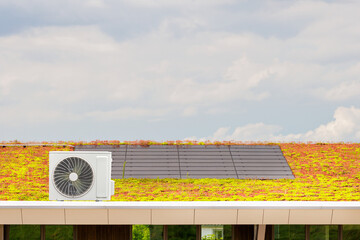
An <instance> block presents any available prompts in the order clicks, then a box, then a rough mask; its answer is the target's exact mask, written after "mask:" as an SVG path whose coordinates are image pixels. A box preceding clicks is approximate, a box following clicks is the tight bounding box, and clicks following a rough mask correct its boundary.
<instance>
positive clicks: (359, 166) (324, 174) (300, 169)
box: [0, 141, 360, 201]
mask: <svg viewBox="0 0 360 240" xmlns="http://www.w3.org/2000/svg"><path fill="white" fill-rule="evenodd" d="M67 144H73V145H74V144H89V143H74V142H72V143H67ZM90 144H124V143H121V142H118V141H112V142H101V141H96V142H92V143H90ZM126 144H140V145H146V144H158V143H152V142H146V141H140V142H126ZM162 144H193V143H191V142H185V143H184V142H167V143H162ZM197 144H199V143H197ZM200 144H210V143H200ZM212 144H214V143H212ZM215 144H233V143H230V142H222V143H215ZM273 144H277V145H279V146H280V147H281V149H282V151H283V153H284V155H285V157H286V159H287V161H288V163H289V165H290V167H291V169H292V171H293V173H294V175H295V177H296V178H295V179H277V180H255V179H243V180H239V179H116V180H115V183H116V184H115V188H116V189H115V195H114V196H113V197H112V200H113V201H359V200H360V144H358V143H356V144H354V143H331V144H330V143H326V144H324V143H317V144H315V143H306V144H305V143H273ZM72 149H73V148H72V147H71V146H55V145H54V146H27V147H23V146H22V145H20V146H7V147H2V148H0V194H1V195H0V200H34V201H35V200H36V201H46V200H48V184H49V183H48V182H49V180H48V176H49V175H48V173H49V167H48V165H49V163H48V158H49V156H48V153H49V151H61V150H64V151H70V150H72Z"/></svg>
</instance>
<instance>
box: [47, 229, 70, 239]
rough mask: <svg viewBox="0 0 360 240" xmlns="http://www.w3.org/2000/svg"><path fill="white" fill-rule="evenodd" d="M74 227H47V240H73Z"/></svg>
mask: <svg viewBox="0 0 360 240" xmlns="http://www.w3.org/2000/svg"><path fill="white" fill-rule="evenodd" d="M73 230H74V227H73V226H67V225H48V226H45V236H46V240H72V239H73V237H74V235H73Z"/></svg>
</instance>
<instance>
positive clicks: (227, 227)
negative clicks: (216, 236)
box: [224, 225, 232, 240]
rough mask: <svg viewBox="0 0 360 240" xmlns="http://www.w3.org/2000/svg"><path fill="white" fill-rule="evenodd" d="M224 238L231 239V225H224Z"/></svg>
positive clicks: (225, 239)
mask: <svg viewBox="0 0 360 240" xmlns="http://www.w3.org/2000/svg"><path fill="white" fill-rule="evenodd" d="M224 240H232V226H231V225H224Z"/></svg>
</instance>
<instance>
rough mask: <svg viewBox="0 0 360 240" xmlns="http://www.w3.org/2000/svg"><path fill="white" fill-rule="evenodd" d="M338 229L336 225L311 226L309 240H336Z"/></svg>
mask: <svg viewBox="0 0 360 240" xmlns="http://www.w3.org/2000/svg"><path fill="white" fill-rule="evenodd" d="M338 229H339V227H338V226H337V225H330V226H329V225H311V226H310V240H337V239H338Z"/></svg>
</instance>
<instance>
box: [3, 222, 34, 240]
mask: <svg viewBox="0 0 360 240" xmlns="http://www.w3.org/2000/svg"><path fill="white" fill-rule="evenodd" d="M9 239H10V240H23V239H28V240H39V239H40V225H10V228H9Z"/></svg>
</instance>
